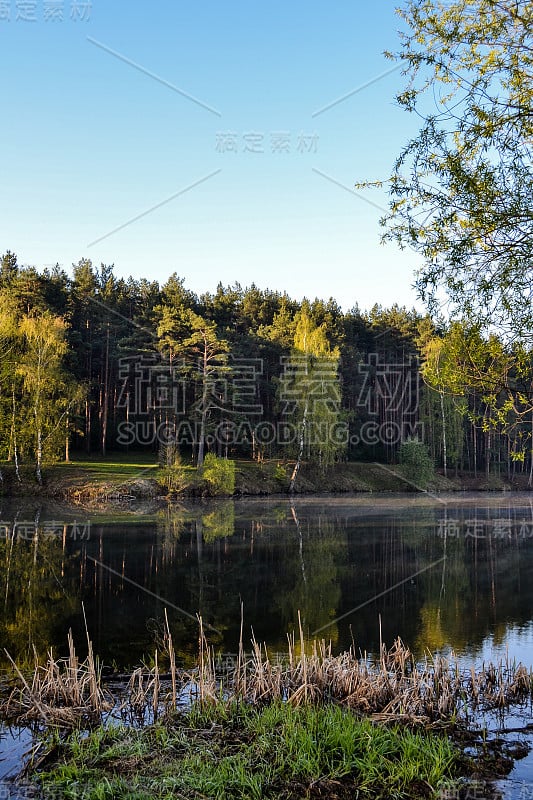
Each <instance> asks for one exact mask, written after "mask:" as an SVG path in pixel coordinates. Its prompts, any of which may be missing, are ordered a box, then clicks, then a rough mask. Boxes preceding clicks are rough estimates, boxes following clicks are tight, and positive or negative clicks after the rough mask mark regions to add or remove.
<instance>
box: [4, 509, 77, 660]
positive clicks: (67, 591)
mask: <svg viewBox="0 0 533 800" xmlns="http://www.w3.org/2000/svg"><path fill="white" fill-rule="evenodd" d="M66 528H67V526H65V531H64V533H63V536H62V537H61V536H60V535H53V536H51V535H50V534H46V535H45V534H43V530H42V528H41V527H39V526H38V525H37V526H35V528H34V530H33V531H31V533H29V534H27V535H28V538H21V537H20V536H17V534H16V533H14V534H13V531H11V532H10V535H9V536H8V537H7V538H4V539H2V540H0V588H1V596H2V605H3V613H2V614H1V615H0V640H1V642H2V646H3V647H5V648H6V649H7V650H8V652H9V653H10V654H11V656H12V657H13V658H15V659H16V660H17V661H18V662H20V663H26V662H27V661H30V662H32V663H33V657H34V650H35V652H36V653H37V655H38V657H39V658H41V659H43V658H44V657H45V656H46V653H47V650H48V649H49V647H50V646H51V644H53V643H55V642H56V639H57V634H58V631H62V630H63V629H64V628H65V620H66V619H68V617H69V615H70V614H72V612H73V610H74V608H75V606H76V592H75V587H74V586H73V585H72V581H69V580H66V578H65V570H66V569H67V565H68V563H69V562H70V561H71V560H72V559H73V556H72V555H70V554H69V552H68V548H67V536H66ZM30 537H31V538H30ZM65 634H66V631H65ZM65 642H66V635H65ZM62 644H64V643H62ZM2 655H3V653H2ZM2 660H4V659H2Z"/></svg>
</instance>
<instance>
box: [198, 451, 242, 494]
mask: <svg viewBox="0 0 533 800" xmlns="http://www.w3.org/2000/svg"><path fill="white" fill-rule="evenodd" d="M201 475H202V478H203V480H204V481H205V483H206V484H207V487H208V489H209V491H210V493H211V494H214V495H217V494H223V495H224V494H225V495H232V494H233V492H234V491H235V461H232V460H231V459H230V458H218V456H216V455H215V454H214V453H208V454H207V455H206V457H205V459H204V464H203V467H202V470H201Z"/></svg>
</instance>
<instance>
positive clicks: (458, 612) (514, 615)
mask: <svg viewBox="0 0 533 800" xmlns="http://www.w3.org/2000/svg"><path fill="white" fill-rule="evenodd" d="M456 511H457V510H456ZM454 519H455V520H456V522H457V531H454V532H455V533H456V535H454V536H451V537H448V536H444V537H442V538H441V539H440V545H441V548H442V550H443V552H446V555H447V559H446V562H445V574H444V580H442V579H441V576H439V575H437V574H434V575H431V574H427V575H425V576H424V588H425V595H426V596H425V599H424V603H423V605H422V608H421V627H420V630H419V633H418V636H417V640H416V642H417V646H418V647H419V648H423V647H429V646H431V643H432V642H434V646H436V647H439V646H440V647H443V646H446V645H448V646H451V647H452V648H454V649H456V650H458V651H461V650H465V649H468V650H469V651H470V652H472V653H475V652H476V650H478V649H479V648H480V646H481V644H482V642H483V640H484V639H485V638H486V637H487V636H488V635H492V636H493V637H494V639H495V641H496V642H497V640H498V638H500V639H501V638H503V637H504V635H505V631H506V629H507V626H508V624H517V625H521V624H525V623H527V622H529V620H530V619H531V608H532V600H533V597H532V593H533V583H532V577H533V539H530V538H528V537H529V535H530V532H531V533H533V518H531V517H530V518H529V519H524V509H523V508H521V509H519V508H514V507H513V506H510V507H509V508H507V509H503V508H499V509H494V510H492V511H487V509H476V508H473V509H467V510H463V511H461V512H460V513H455V514H454ZM526 523H527V524H526ZM521 526H522V528H521ZM521 529H522V530H523V531H524V530H525V531H526V536H525V537H524V536H523V535H521V534H520V530H521ZM498 530H500V533H498ZM469 531H475V532H477V535H469V534H468V532H469ZM495 532H496V533H495ZM502 532H503V533H502Z"/></svg>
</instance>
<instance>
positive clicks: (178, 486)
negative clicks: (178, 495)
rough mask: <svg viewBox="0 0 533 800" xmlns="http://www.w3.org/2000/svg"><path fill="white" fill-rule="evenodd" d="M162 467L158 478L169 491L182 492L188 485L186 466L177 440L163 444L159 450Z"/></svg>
mask: <svg viewBox="0 0 533 800" xmlns="http://www.w3.org/2000/svg"><path fill="white" fill-rule="evenodd" d="M159 463H160V464H161V469H160V470H159V472H158V474H157V479H158V481H159V483H160V484H162V485H163V486H164V487H165V488H166V489H167V491H169V492H181V491H182V490H183V489H185V487H186V486H187V477H186V467H185V465H184V464H183V462H182V460H181V455H180V451H179V448H178V445H177V444H176V443H175V442H169V443H168V444H164V445H161V448H160V450H159Z"/></svg>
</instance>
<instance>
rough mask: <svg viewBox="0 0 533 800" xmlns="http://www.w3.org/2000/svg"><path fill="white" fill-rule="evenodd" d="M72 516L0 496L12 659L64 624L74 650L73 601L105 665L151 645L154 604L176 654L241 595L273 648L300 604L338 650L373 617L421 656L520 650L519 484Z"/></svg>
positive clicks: (373, 634) (525, 576) (134, 656)
mask: <svg viewBox="0 0 533 800" xmlns="http://www.w3.org/2000/svg"><path fill="white" fill-rule="evenodd" d="M79 517H81V515H80V514H79V513H78V518H79ZM52 521H53V522H54V523H57V524H56V528H55V529H53V528H52V525H51V522H52ZM73 521H75V520H74V517H73V512H66V511H65V510H61V509H57V508H55V509H54V508H44V507H43V508H40V507H38V506H37V505H35V506H34V507H33V506H32V507H31V508H25V509H22V508H20V507H19V508H13V507H12V506H8V505H7V504H5V505H4V507H3V508H0V532H1V533H2V538H1V539H0V604H1V612H0V637H1V645H2V647H6V648H7V649H8V650H9V652H10V653H11V654H12V655H13V656H14V657H16V658H17V659H19V660H21V661H24V660H27V659H29V658H33V652H34V649H35V651H36V652H37V654H38V655H39V656H40V657H41V658H44V657H45V655H46V652H47V650H48V649H49V647H51V646H53V647H54V650H55V651H56V652H58V653H62V652H64V650H65V647H66V634H67V632H68V629H69V627H72V629H73V630H74V634H75V640H76V641H77V642H78V646H79V650H80V654H83V643H84V639H85V628H84V621H83V615H82V603H83V604H84V607H85V611H86V616H87V623H88V627H89V630H90V632H91V635H92V638H93V642H94V647H95V650H96V652H97V653H99V654H100V656H101V657H102V658H103V660H104V662H105V663H107V664H109V665H113V666H116V667H117V668H119V669H124V668H127V667H131V666H132V665H135V664H138V663H139V661H140V660H141V659H142V658H145V659H150V658H151V656H152V654H153V650H154V647H155V646H156V645H157V644H158V643H159V644H160V640H161V623H162V620H163V619H164V612H165V608H167V611H168V618H169V622H170V626H171V629H172V633H173V639H174V642H175V644H176V645H177V649H178V655H179V658H180V661H181V663H182V664H187V665H188V664H190V663H192V662H193V661H194V658H195V654H196V648H197V635H198V626H197V622H196V618H195V617H196V614H197V613H201V615H202V617H203V619H204V621H205V622H206V623H207V624H209V625H211V626H212V628H214V629H216V632H214V631H213V630H211V631H210V632H209V640H210V642H211V643H212V644H213V645H214V646H215V647H216V648H217V650H218V651H220V652H224V653H231V652H235V650H236V647H237V642H238V636H239V628H240V608H241V603H242V604H243V606H244V613H245V630H246V631H247V634H246V636H247V640H249V638H250V629H251V627H253V631H254V634H255V637H256V638H257V639H258V640H260V641H264V642H266V643H267V645H268V646H269V648H270V649H271V651H278V650H279V651H284V650H285V649H286V634H287V632H288V631H290V630H291V629H294V627H295V625H296V624H297V619H298V611H300V612H301V617H302V622H303V625H304V629H305V631H306V632H307V633H310V632H312V631H315V630H317V629H323V630H322V632H321V634H320V635H321V636H324V637H325V638H326V639H327V640H331V641H332V643H333V645H334V648H335V649H336V650H342V649H345V648H347V647H349V646H350V645H351V644H352V643H355V645H356V646H357V647H359V648H360V649H361V651H365V650H366V651H375V650H377V648H378V646H379V637H380V629H381V635H382V637H383V639H384V640H385V641H386V642H388V643H391V642H392V641H393V639H394V638H395V637H396V636H398V635H400V636H401V637H402V639H403V640H404V641H405V642H406V643H407V644H409V646H410V647H411V648H413V649H414V650H415V652H416V653H418V654H419V655H422V654H423V653H424V651H425V650H426V649H428V648H429V649H430V650H433V651H434V650H446V649H449V648H453V649H455V650H456V651H457V652H459V653H463V654H465V656H468V657H469V658H473V657H484V658H487V657H490V656H491V654H492V652H493V651H494V650H497V649H500V650H501V649H502V648H503V649H505V647H506V646H507V645H508V646H509V647H510V648H511V649H512V654H513V655H516V656H517V658H520V659H522V660H523V661H527V663H532V662H533V647H532V635H531V629H532V623H531V619H532V617H533V614H532V600H533V506H532V503H531V501H530V500H529V497H520V496H513V497H510V496H509V495H507V496H502V497H499V498H495V497H494V496H478V497H472V498H460V499H458V498H457V497H452V498H449V499H448V498H445V499H444V502H443V501H442V498H441V499H440V500H439V501H432V500H431V499H430V498H418V499H414V498H413V497H412V496H409V497H406V498H398V499H394V500H393V499H391V498H377V499H376V500H372V502H370V501H369V499H368V498H358V499H354V498H351V499H341V500H336V499H328V500H323V499H317V498H315V499H313V500H305V499H300V498H296V499H294V501H292V502H291V501H289V500H284V499H278V500H270V501H268V502H262V503H258V502H251V501H225V502H220V503H216V504H213V503H212V504H209V505H207V504H206V505H197V506H186V505H183V506H170V507H164V508H163V509H162V510H160V511H159V512H158V513H157V514H154V515H151V516H146V517H143V516H141V515H137V516H134V515H132V516H131V517H130V518H128V519H119V520H118V519H117V520H114V521H113V520H109V519H102V518H98V517H97V516H93V517H92V518H91V519H90V520H89V522H90V525H89V527H87V526H86V527H85V529H83V527H82V526H81V523H80V522H79V519H78V520H76V522H77V525H78V529H77V530H78V534H79V532H80V530H82V531H83V530H84V531H85V535H84V536H81V535H76V536H74V535H72V530H73V527H72V526H73ZM22 522H24V523H28V524H27V525H26V527H25V528H24V526H23V525H22V524H18V523H22ZM30 522H32V523H33V528H32V527H31V525H29V523H30ZM59 522H61V525H60V524H59ZM1 525H4V527H3V528H2V527H1ZM88 533H89V535H87V534H88ZM22 534H23V535H22ZM144 590H147V591H144ZM355 608H357V609H358V610H357V611H352V610H353V609H355ZM179 609H183V610H184V611H186V612H187V614H183V613H181V612H180V610H179ZM339 618H341V619H339ZM523 648H527V649H526V650H524V653H522V650H523ZM489 651H491V652H489ZM526 654H527V656H526ZM524 656H526V657H524Z"/></svg>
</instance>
